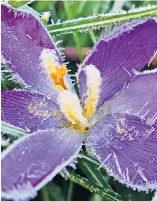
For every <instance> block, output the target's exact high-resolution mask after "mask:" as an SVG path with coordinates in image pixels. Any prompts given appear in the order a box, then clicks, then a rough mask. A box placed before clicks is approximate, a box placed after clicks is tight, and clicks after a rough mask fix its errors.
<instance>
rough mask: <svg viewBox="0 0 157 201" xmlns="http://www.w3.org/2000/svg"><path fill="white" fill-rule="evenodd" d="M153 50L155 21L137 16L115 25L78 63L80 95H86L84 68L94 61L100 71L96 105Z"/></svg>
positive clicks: (117, 88) (156, 47)
mask: <svg viewBox="0 0 157 201" xmlns="http://www.w3.org/2000/svg"><path fill="white" fill-rule="evenodd" d="M156 50H157V21H156V20H155V19H148V20H137V21H135V22H132V23H126V24H124V25H121V26H117V27H116V28H115V29H114V30H113V31H111V32H110V33H109V34H107V36H104V37H102V38H101V39H100V41H99V42H98V43H97V44H96V45H95V47H94V48H93V50H92V51H91V53H90V55H89V56H87V58H86V59H85V61H84V63H83V64H82V66H81V67H80V72H79V88H80V94H81V96H82V99H84V96H85V95H86V92H87V88H86V82H87V81H86V76H85V72H84V69H85V67H86V66H88V65H94V66H95V67H97V68H98V69H99V71H100V73H101V77H102V85H101V93H100V100H99V103H98V107H99V106H100V105H101V104H103V103H104V102H105V101H107V100H109V99H110V98H112V97H113V96H114V95H115V94H117V93H118V92H120V91H121V90H122V88H123V87H124V86H125V85H126V84H127V83H128V82H129V80H130V79H132V76H133V75H134V71H140V70H141V69H142V68H143V67H144V66H145V65H146V64H147V63H148V62H149V61H150V59H151V58H152V56H153V55H154V53H155V51H156Z"/></svg>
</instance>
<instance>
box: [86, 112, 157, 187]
mask: <svg viewBox="0 0 157 201" xmlns="http://www.w3.org/2000/svg"><path fill="white" fill-rule="evenodd" d="M87 143H88V146H89V147H90V148H91V150H92V153H93V154H95V155H96V156H97V158H98V160H99V161H100V162H101V164H102V167H104V168H105V169H106V170H107V172H108V173H109V175H111V176H113V177H114V178H115V179H117V180H119V181H120V182H122V183H125V184H126V185H128V186H131V187H133V188H134V189H135V188H137V189H139V190H148V189H157V171H156V170H157V126H156V125H149V123H148V122H147V121H146V120H144V119H140V118H139V117H137V116H133V115H128V114H120V113H115V114H109V115H107V116H105V117H104V118H103V119H102V120H101V121H100V122H98V123H97V124H96V125H95V126H93V128H92V129H91V130H90V131H89V135H88V139H87Z"/></svg>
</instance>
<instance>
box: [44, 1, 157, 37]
mask: <svg viewBox="0 0 157 201" xmlns="http://www.w3.org/2000/svg"><path fill="white" fill-rule="evenodd" d="M65 3H66V2H65ZM156 14H157V6H150V7H145V8H140V9H135V10H132V11H129V12H126V11H124V12H122V13H113V14H102V15H97V16H92V17H87V18H81V19H74V20H69V21H65V22H62V23H58V24H53V25H49V26H47V28H48V31H49V32H50V33H56V34H68V33H73V32H74V31H80V32H84V31H85V32H86V31H88V30H92V29H99V28H103V27H107V26H108V25H111V24H115V23H120V22H124V21H127V20H134V19H139V18H144V17H149V16H155V15H156Z"/></svg>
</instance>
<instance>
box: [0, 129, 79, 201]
mask: <svg viewBox="0 0 157 201" xmlns="http://www.w3.org/2000/svg"><path fill="white" fill-rule="evenodd" d="M82 141H83V134H81V133H79V132H74V131H72V130H70V129H52V130H45V131H37V132H35V133H32V134H31V135H27V136H25V137H22V138H21V139H19V140H18V141H16V142H15V143H14V144H13V145H11V146H10V147H9V148H8V149H6V151H4V152H3V153H2V197H4V198H7V199H14V200H25V199H28V198H32V197H33V196H35V195H36V191H38V190H39V189H40V188H42V187H43V186H44V185H45V184H46V183H48V182H49V181H51V180H52V178H53V177H54V176H56V174H58V173H59V172H60V171H61V170H62V169H63V168H65V167H66V166H67V165H69V163H71V162H72V160H73V159H74V158H76V156H77V154H78V152H79V151H80V149H81V145H82Z"/></svg>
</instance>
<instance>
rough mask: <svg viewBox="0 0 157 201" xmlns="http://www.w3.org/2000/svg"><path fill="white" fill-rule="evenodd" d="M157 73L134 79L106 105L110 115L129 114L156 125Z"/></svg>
mask: <svg viewBox="0 0 157 201" xmlns="http://www.w3.org/2000/svg"><path fill="white" fill-rule="evenodd" d="M156 87H157V71H156V72H154V73H145V74H141V75H138V76H137V77H135V78H134V79H133V80H132V81H131V82H130V83H129V85H128V86H127V87H126V88H125V89H124V90H123V91H122V93H121V94H119V95H118V96H117V97H115V98H113V99H112V100H111V101H109V102H108V103H107V105H106V107H108V111H109V112H110V113H117V112H123V113H126V112H127V113H130V114H136V115H138V116H140V117H141V118H145V119H147V121H149V123H150V124H156V123H157V88H156Z"/></svg>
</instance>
